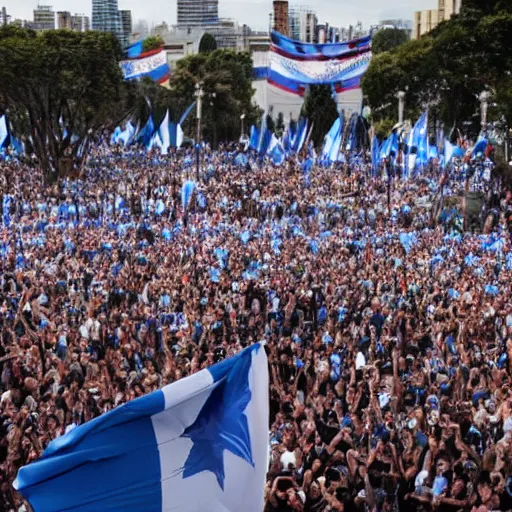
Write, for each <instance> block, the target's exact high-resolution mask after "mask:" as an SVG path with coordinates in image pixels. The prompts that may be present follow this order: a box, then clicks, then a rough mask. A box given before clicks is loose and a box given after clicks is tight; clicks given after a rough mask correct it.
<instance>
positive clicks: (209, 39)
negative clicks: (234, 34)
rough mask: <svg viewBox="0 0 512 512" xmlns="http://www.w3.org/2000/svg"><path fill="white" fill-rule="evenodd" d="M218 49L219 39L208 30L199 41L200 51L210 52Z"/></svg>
mask: <svg viewBox="0 0 512 512" xmlns="http://www.w3.org/2000/svg"><path fill="white" fill-rule="evenodd" d="M216 49H217V41H216V40H215V37H213V36H212V34H210V33H208V32H206V33H205V34H204V35H203V37H202V38H201V41H200V42H199V53H210V52H214V51H215V50H216Z"/></svg>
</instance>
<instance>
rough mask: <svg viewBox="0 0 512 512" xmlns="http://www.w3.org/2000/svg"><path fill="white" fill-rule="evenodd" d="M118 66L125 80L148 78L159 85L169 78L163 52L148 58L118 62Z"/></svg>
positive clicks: (165, 54)
mask: <svg viewBox="0 0 512 512" xmlns="http://www.w3.org/2000/svg"><path fill="white" fill-rule="evenodd" d="M120 66H121V71H122V73H123V77H124V79H125V80H141V79H143V78H150V79H151V80H153V81H154V82H157V83H159V84H161V83H163V82H165V81H166V80H167V79H168V78H169V65H168V63H167V53H166V52H165V50H162V51H160V52H158V53H156V54H154V55H150V56H148V57H142V58H138V59H135V60H123V61H121V62H120Z"/></svg>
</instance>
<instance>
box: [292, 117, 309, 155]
mask: <svg viewBox="0 0 512 512" xmlns="http://www.w3.org/2000/svg"><path fill="white" fill-rule="evenodd" d="M307 134H308V120H307V119H305V118H301V119H300V120H299V124H298V126H297V132H296V134H295V137H294V138H293V142H292V152H293V153H300V151H301V149H302V146H304V142H306V137H307Z"/></svg>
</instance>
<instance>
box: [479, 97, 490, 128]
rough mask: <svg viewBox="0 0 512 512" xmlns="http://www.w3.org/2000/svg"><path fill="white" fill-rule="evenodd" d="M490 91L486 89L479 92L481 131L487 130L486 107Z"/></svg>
mask: <svg viewBox="0 0 512 512" xmlns="http://www.w3.org/2000/svg"><path fill="white" fill-rule="evenodd" d="M490 96H491V95H490V93H489V92H488V91H483V92H482V93H481V94H480V98H479V99H480V123H481V125H482V131H483V132H485V131H486V130H487V107H488V106H489V97H490Z"/></svg>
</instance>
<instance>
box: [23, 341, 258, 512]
mask: <svg viewBox="0 0 512 512" xmlns="http://www.w3.org/2000/svg"><path fill="white" fill-rule="evenodd" d="M267 456H268V370H267V358H266V355H265V350H264V349H263V347H262V346H261V345H259V344H256V345H252V346H250V347H249V348H247V349H245V350H244V351H242V352H241V353H240V354H238V355H236V356H234V357H231V358H229V359H227V360H225V361H223V362H221V363H220V364H217V365H214V366H212V367H210V368H209V369H206V370H202V371H200V372H198V373H194V374H192V375H191V376H190V377H187V378H185V379H182V380H179V381H177V382H174V383H172V384H170V385H168V386H165V387H164V388H162V389H161V390H159V391H155V392H154V393H151V394H149V395H146V396H144V397H141V398H138V399H136V400H133V401H131V402H128V403H127V404H125V405H122V406H120V407H118V408H117V409H114V410H112V411H110V412H108V413H107V414H104V415H103V416H100V417H98V418H96V419H94V420H92V421H90V422H88V423H85V424H84V425H82V426H80V427H77V428H75V429H73V430H72V431H70V432H69V433H68V434H66V435H64V436H62V437H60V438H57V439H55V440H54V441H52V443H50V445H49V446H48V448H47V449H46V451H45V452H44V453H43V455H42V457H41V459H40V460H38V461H37V462H34V463H33V464H30V465H28V466H25V467H23V468H21V469H20V471H19V472H18V477H17V479H16V481H15V482H14V486H15V488H17V489H18V490H19V491H20V492H21V494H22V495H23V496H24V497H25V498H26V499H27V500H28V501H29V503H30V504H31V506H32V507H33V509H34V510H35V511H36V512H50V511H51V512H55V511H57V510H60V511H63V510H73V511H80V512H89V511H91V512H92V511H93V512H98V511H102V512H107V511H111V512H114V511H116V512H119V511H121V510H123V511H124V512H142V511H143V512H162V511H167V510H176V511H178V510H179V511H187V512H196V511H197V512H199V511H204V510H209V511H233V512H234V511H239V510H244V511H248V512H256V511H258V512H260V511H261V510H263V490H264V485H265V476H266V472H267V468H268V466H267Z"/></svg>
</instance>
